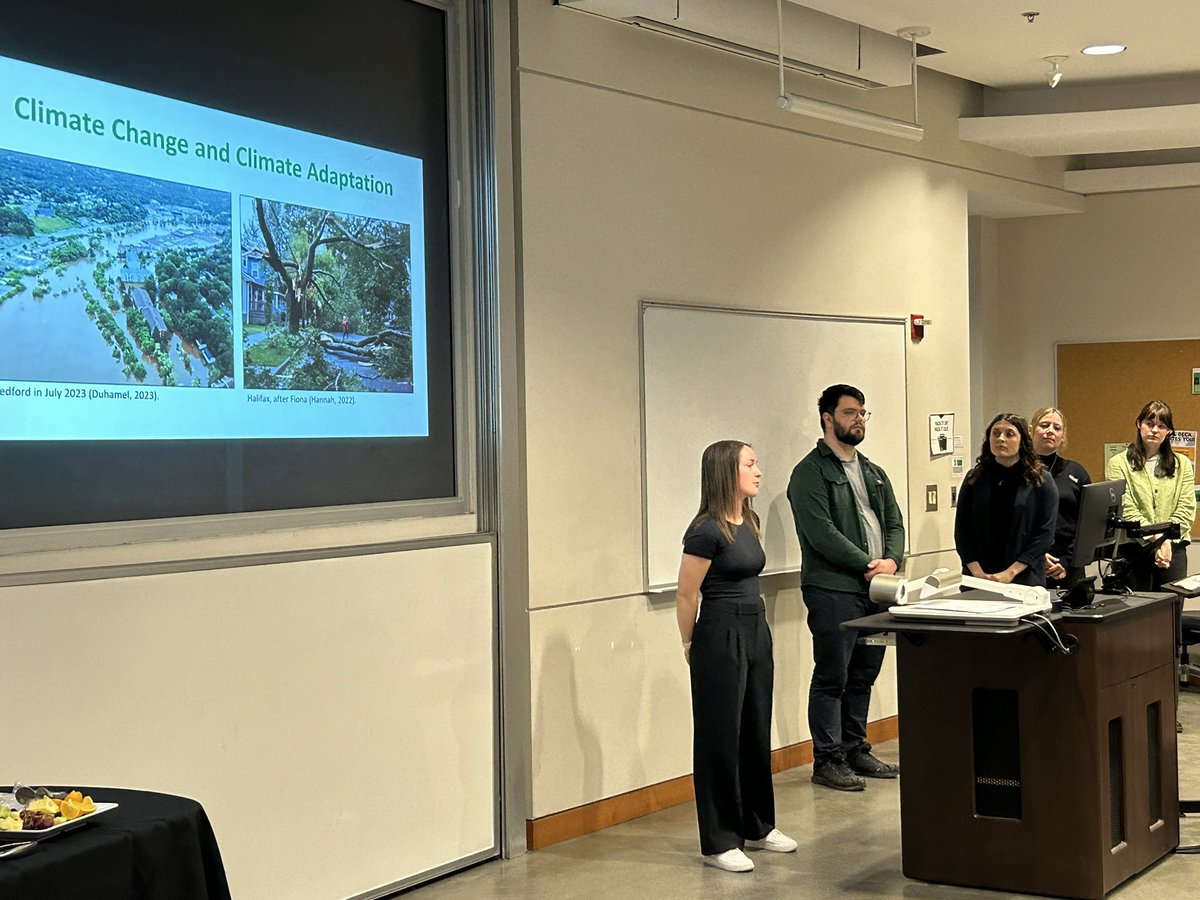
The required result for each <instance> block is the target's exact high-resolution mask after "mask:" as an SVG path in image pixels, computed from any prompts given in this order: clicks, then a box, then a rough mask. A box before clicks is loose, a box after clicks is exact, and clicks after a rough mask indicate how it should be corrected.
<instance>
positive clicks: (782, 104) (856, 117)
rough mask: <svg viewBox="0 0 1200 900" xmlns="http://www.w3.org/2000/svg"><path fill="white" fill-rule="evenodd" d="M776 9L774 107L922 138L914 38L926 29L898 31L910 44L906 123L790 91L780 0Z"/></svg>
mask: <svg viewBox="0 0 1200 900" xmlns="http://www.w3.org/2000/svg"><path fill="white" fill-rule="evenodd" d="M776 12H777V13H778V28H779V60H778V61H779V96H778V97H777V98H776V100H775V105H776V106H778V107H779V108H780V109H786V110H787V111H788V112H794V113H798V114H799V115H802V116H809V117H810V118H813V119H823V120H824V121H826V122H837V123H839V124H841V125H852V126H853V127H855V128H863V129H866V130H867V131H874V132H877V133H879V134H888V135H891V136H892V137H901V138H904V139H906V140H910V141H919V140H921V138H923V137H925V129H924V128H922V127H921V126H920V125H918V124H917V38H919V37H925V35H927V34H929V29H928V28H925V27H922V26H912V27H910V28H905V29H903V30H902V31H898V32H897V34H899V35H900V36H901V37H903V38H905V39H907V40H908V41H909V43H910V44H912V62H911V69H912V88H913V120H912V121H911V122H905V121H904V120H903V119H893V118H891V117H890V116H881V115H879V114H878V113H873V112H866V111H865V110H861V109H854V108H853V107H849V106H842V105H840V104H837V103H828V102H826V101H824V100H814V99H812V98H811V97H801V96H799V95H798V94H789V93H788V91H787V87H786V86H785V84H784V81H783V0H776Z"/></svg>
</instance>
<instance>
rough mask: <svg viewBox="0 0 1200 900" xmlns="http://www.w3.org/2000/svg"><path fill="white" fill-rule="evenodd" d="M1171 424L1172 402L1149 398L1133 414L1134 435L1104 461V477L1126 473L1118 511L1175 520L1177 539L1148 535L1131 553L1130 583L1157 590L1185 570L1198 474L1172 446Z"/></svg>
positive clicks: (1152, 520)
mask: <svg viewBox="0 0 1200 900" xmlns="http://www.w3.org/2000/svg"><path fill="white" fill-rule="evenodd" d="M1174 435H1175V424H1174V420H1173V418H1172V416H1171V407H1169V406H1167V404H1165V403H1163V402H1162V401H1161V400H1151V401H1150V402H1149V403H1147V404H1146V405H1145V406H1143V407H1142V411H1141V412H1140V413H1138V417H1137V436H1136V437H1135V438H1134V440H1133V443H1132V444H1129V445H1128V446H1127V447H1126V448H1125V452H1124V453H1118V454H1117V455H1116V456H1114V457H1113V458H1112V459H1110V460H1109V461H1108V464H1107V465H1106V466H1105V467H1104V477H1105V478H1108V479H1114V478H1124V479H1125V508H1124V510H1123V512H1122V514H1123V515H1124V516H1125V518H1127V519H1134V520H1136V521H1138V522H1141V523H1142V524H1144V525H1156V524H1159V523H1161V522H1177V523H1178V524H1179V528H1180V532H1181V534H1180V537H1179V540H1176V541H1170V540H1162V541H1160V540H1157V539H1151V540H1148V541H1145V542H1141V543H1140V544H1139V546H1138V547H1136V548H1135V549H1134V551H1133V552H1132V553H1131V563H1132V568H1131V570H1130V578H1129V586H1130V587H1131V588H1132V589H1133V590H1135V591H1156V590H1158V589H1159V588H1160V587H1161V586H1162V585H1164V584H1166V583H1167V582H1170V581H1177V580H1178V579H1180V578H1183V577H1184V576H1185V575H1187V545H1188V543H1189V541H1190V537H1189V536H1190V535H1191V533H1192V522H1193V521H1194V520H1195V518H1196V488H1195V484H1196V478H1195V473H1194V472H1193V470H1192V461H1191V460H1190V459H1188V458H1187V457H1186V456H1184V455H1183V454H1182V453H1176V452H1175V451H1174V450H1172V449H1171V438H1172V437H1174Z"/></svg>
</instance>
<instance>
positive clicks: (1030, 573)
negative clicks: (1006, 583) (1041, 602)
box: [954, 463, 1058, 586]
mask: <svg viewBox="0 0 1200 900" xmlns="http://www.w3.org/2000/svg"><path fill="white" fill-rule="evenodd" d="M988 465H996V463H988ZM991 494H992V486H991V482H990V481H989V480H988V478H987V477H986V476H985V475H980V477H979V478H978V479H976V480H975V481H974V482H972V481H969V480H964V481H963V484H962V487H961V488H960V489H959V492H958V510H957V512H956V513H955V516H954V548H955V549H956V550H957V551H958V556H959V559H961V560H962V564H963V574H964V575H969V574H971V573H970V572H969V571H968V569H967V563H970V562H979V560H980V559H981V558H982V557H983V556H984V555H985V554H984V552H983V542H984V541H986V540H987V539H988V538H987V534H988V523H989V522H990V521H991V513H990V511H989V510H990V504H991ZM1057 518H1058V488H1056V487H1055V486H1054V479H1052V478H1051V477H1050V475H1049V473H1048V472H1044V473H1043V475H1042V483H1041V486H1040V487H1035V486H1034V485H1032V484H1030V483H1029V482H1028V481H1025V480H1022V481H1021V484H1020V485H1019V486H1018V487H1017V496H1016V500H1015V503H1014V507H1013V516H1012V525H1011V526H1010V528H1009V532H1008V536H1007V539H1006V540H1005V542H1004V559H1007V560H1008V561H1009V562H1007V563H1005V566H1006V567H1007V566H1009V565H1011V564H1012V563H1014V562H1023V563H1025V565H1026V566H1027V568H1026V569H1025V571H1024V572H1022V573H1021V574H1020V575H1018V576H1017V577H1016V578H1014V579H1013V583H1014V584H1033V585H1042V586H1045V584H1046V553H1047V552H1049V550H1050V545H1051V544H1052V543H1054V525H1055V522H1056V520H1057ZM993 549H994V548H993ZM987 555H994V554H987Z"/></svg>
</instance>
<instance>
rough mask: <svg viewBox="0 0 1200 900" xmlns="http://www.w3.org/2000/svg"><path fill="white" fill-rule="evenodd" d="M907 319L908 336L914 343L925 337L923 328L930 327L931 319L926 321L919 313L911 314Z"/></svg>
mask: <svg viewBox="0 0 1200 900" xmlns="http://www.w3.org/2000/svg"><path fill="white" fill-rule="evenodd" d="M908 318H909V334H910V336H911V337H912V339H913V340H914V341H919V340H921V338H923V337H925V326H926V325H932V324H933V319H927V318H925V317H924V316H923V315H921V314H920V313H913V314H912V315H911V316H909V317H908Z"/></svg>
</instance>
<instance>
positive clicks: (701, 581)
mask: <svg viewBox="0 0 1200 900" xmlns="http://www.w3.org/2000/svg"><path fill="white" fill-rule="evenodd" d="M761 478H762V473H761V472H760V471H759V469H758V459H757V458H756V456H755V454H754V448H753V447H751V446H750V445H749V444H746V443H743V442H741V441H718V442H717V443H715V444H712V445H711V446H709V447H708V448H707V449H706V450H705V451H704V456H703V458H702V460H701V465H700V509H699V511H698V512H697V513H696V518H695V519H693V520H692V524H691V525H690V526H689V527H688V529H687V532H686V534H684V536H683V559H682V561H681V562H680V564H679V588H678V591H677V594H676V613H677V616H678V621H679V636H680V638H682V640H683V655H684V658H685V659H686V660H687V661H688V663H689V665H690V667H691V681H692V735H693V744H692V769H693V780H694V782H695V785H696V818H697V820H698V822H699V826H700V852H701V853H702V854H703V856H704V862H705V863H707V864H708V865H711V866H716V867H717V868H718V869H724V870H725V871H727V872H750V871H752V870H753V869H754V863H753V862H752V861H751V860H750V858H749V857H748V856H746V854H745V853H744V852H743V851H744V850H747V849H749V850H774V851H776V852H779V853H790V852H791V851H793V850H795V849H796V842H795V841H794V840H792V839H791V838H790V837H788V836H787V835H785V834H783V833H782V832H780V831H779V830H778V829H776V828H775V788H774V785H773V783H772V781H771V696H772V692H773V691H774V684H775V664H774V661H773V659H772V640H771V631H770V629H769V628H768V627H767V617H766V610H765V609H764V608H763V602H762V598H761V596H760V591H759V586H758V575H759V573H760V572H761V571H762V570H763V567H764V566H765V565H766V561H767V558H766V554H764V553H763V549H762V544H761V543H760V542H759V524H758V516H757V515H756V514H755V512H754V510H753V509H752V508H751V500H753V498H754V497H755V496H756V495H757V494H758V484H759V480H760V479H761ZM701 597H703V599H704V602H703V604H701V602H700V599H701ZM697 614H698V615H699V618H697Z"/></svg>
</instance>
